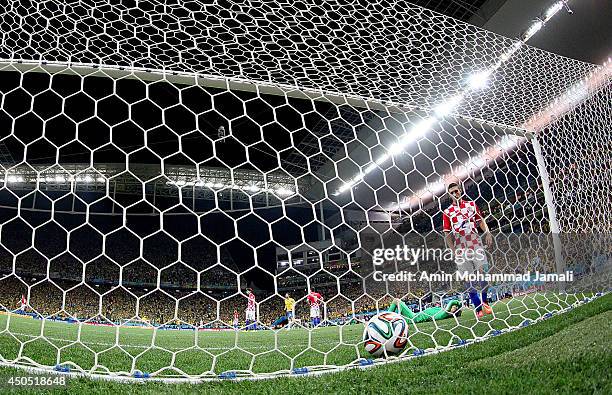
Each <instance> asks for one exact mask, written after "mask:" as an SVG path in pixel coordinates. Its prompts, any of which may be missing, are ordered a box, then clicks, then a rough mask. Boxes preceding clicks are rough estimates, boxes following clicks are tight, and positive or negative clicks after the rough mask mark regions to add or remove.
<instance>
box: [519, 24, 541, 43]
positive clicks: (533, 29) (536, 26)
mask: <svg viewBox="0 0 612 395" xmlns="http://www.w3.org/2000/svg"><path fill="white" fill-rule="evenodd" d="M543 26H544V21H542V20H540V19H538V20H536V21H535V22H534V23H533V25H531V27H530V28H529V29H527V31H526V32H525V33H524V34H523V41H527V40H529V39H530V38H531V37H533V35H534V34H536V33H537V32H539V31H540V29H542V27H543Z"/></svg>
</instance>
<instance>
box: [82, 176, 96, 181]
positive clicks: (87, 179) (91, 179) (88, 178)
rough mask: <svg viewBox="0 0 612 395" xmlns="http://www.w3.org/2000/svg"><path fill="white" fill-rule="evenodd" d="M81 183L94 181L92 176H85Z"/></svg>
mask: <svg viewBox="0 0 612 395" xmlns="http://www.w3.org/2000/svg"><path fill="white" fill-rule="evenodd" d="M83 181H85V182H93V181H94V178H93V177H92V176H89V175H87V176H85V178H84V179H83Z"/></svg>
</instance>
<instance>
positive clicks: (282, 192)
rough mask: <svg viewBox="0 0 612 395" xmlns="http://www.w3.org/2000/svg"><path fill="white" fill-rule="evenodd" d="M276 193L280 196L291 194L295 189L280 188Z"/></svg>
mask: <svg viewBox="0 0 612 395" xmlns="http://www.w3.org/2000/svg"><path fill="white" fill-rule="evenodd" d="M275 192H276V194H277V195H279V196H289V195H293V191H292V190H290V189H287V188H278V189H277V190H276V191H275Z"/></svg>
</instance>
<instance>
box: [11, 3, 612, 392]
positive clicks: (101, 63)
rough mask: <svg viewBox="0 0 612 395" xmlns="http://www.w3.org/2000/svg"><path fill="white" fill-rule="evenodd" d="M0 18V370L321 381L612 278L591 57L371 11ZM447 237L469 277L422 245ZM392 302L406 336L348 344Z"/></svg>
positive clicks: (103, 7) (603, 114)
mask: <svg viewBox="0 0 612 395" xmlns="http://www.w3.org/2000/svg"><path fill="white" fill-rule="evenodd" d="M0 26H1V28H0V32H1V33H0V364H2V365H10V366H18V367H25V368H29V369H37V370H50V371H51V370H55V371H59V372H64V373H66V372H70V373H71V374H84V375H88V376H96V377H108V378H113V379H122V380H145V379H150V380H155V379H163V380H168V381H172V380H175V381H180V380H185V381H187V380H188V381H203V380H213V379H219V378H221V379H224V378H226V379H227V378H229V379H233V378H238V379H239V378H263V377H275V376H281V375H301V374H310V373H318V372H327V371H337V370H341V369H348V368H356V367H357V368H359V367H365V366H371V365H376V364H378V363H383V362H388V361H399V360H403V359H409V358H413V357H418V356H420V355H423V354H427V353H432V352H438V351H443V350H448V349H451V348H454V347H457V346H464V345H467V344H470V343H472V342H476V341H481V340H484V339H487V338H489V337H491V336H497V335H500V334H502V333H504V332H507V331H511V330H515V329H519V328H521V327H524V326H526V325H530V324H532V323H535V322H537V321H539V320H542V319H545V318H548V317H550V316H551V315H552V314H558V313H562V312H564V311H566V310H568V309H570V308H572V307H573V306H575V305H576V304H578V303H583V302H585V301H588V300H590V299H591V298H593V297H597V296H599V295H601V294H602V293H604V292H607V290H608V289H609V287H610V259H611V251H610V245H611V244H610V241H611V240H610V231H611V230H612V222H611V221H612V220H611V218H612V215H611V213H610V197H609V196H610V190H611V189H612V188H611V182H612V181H611V180H612V150H611V147H610V137H611V136H610V130H611V127H612V109H611V107H610V103H611V102H612V86H611V84H610V82H611V75H612V73H611V70H610V64H607V65H604V66H596V65H591V64H586V63H582V62H579V61H575V60H571V59H567V58H564V57H561V56H557V55H554V54H551V53H547V52H544V51H541V50H538V49H536V48H532V47H529V46H528V45H527V44H525V42H524V41H525V40H526V39H525V38H524V39H523V41H517V40H510V39H507V38H504V37H500V36H497V35H495V34H493V33H490V32H487V31H485V30H482V29H479V28H477V27H474V26H471V25H468V24H465V23H462V22H459V21H457V20H454V19H452V18H448V17H445V16H442V15H439V14H436V13H434V12H431V11H428V10H425V9H423V8H420V7H417V6H414V5H411V4H409V3H405V2H391V1H376V2H370V3H368V4H367V5H356V4H353V2H347V1H339V0H334V1H326V2H317V1H310V0H301V1H290V2H285V1H276V2H263V3H255V2H244V3H243V2H228V3H227V4H225V3H223V2H221V3H219V4H213V5H210V4H204V3H202V2H199V1H185V2H183V1H165V2H162V1H156V0H145V1H138V2H131V1H121V2H107V1H100V0H91V1H65V2H58V1H39V2H35V3H27V2H13V1H11V2H5V3H3V4H2V5H0ZM452 188H457V189H460V192H461V193H462V200H461V201H458V202H455V203H453V201H452V200H451V196H450V195H449V193H448V191H449V189H452ZM462 210H463V211H462ZM461 215H463V216H464V217H465V218H468V217H469V218H473V219H469V218H468V219H467V220H465V218H464V217H461ZM464 220H465V222H461V221H464ZM457 221H459V222H457ZM461 225H463V227H462V226H461ZM466 226H467V227H470V226H471V227H474V229H472V230H470V231H469V232H468V233H467V235H468V236H469V235H472V236H473V235H477V236H475V239H471V240H472V241H474V242H476V243H480V244H482V245H483V246H484V247H485V248H484V251H485V255H484V258H483V260H481V261H480V264H478V265H476V264H474V260H473V259H471V260H470V259H468V260H467V261H468V264H471V265H472V267H471V268H467V266H465V265H463V264H462V263H459V262H458V261H457V259H456V258H457V256H456V254H453V256H452V257H451V258H449V257H447V256H444V255H442V254H443V253H444V251H447V250H448V249H449V243H454V246H455V247H457V244H456V243H457V242H458V241H457V240H459V238H460V237H461V236H463V237H465V236H466V233H465V232H466V230H465V227H466ZM445 230H446V231H448V230H450V232H445ZM462 232H463V233H462ZM449 235H450V236H451V237H449ZM455 236H457V237H459V238H455ZM417 250H418V251H421V254H425V252H431V255H414V254H413V251H417ZM407 251H409V252H407ZM436 251H438V255H436ZM398 252H399V253H398ZM452 252H453V253H454V252H455V251H452ZM410 254H412V255H410ZM466 268H467V269H466ZM460 272H466V273H468V274H471V275H477V274H478V275H483V277H474V278H470V277H467V278H465V277H457V275H456V274H457V273H460ZM449 274H450V276H449ZM485 274H487V275H488V277H486V278H485V277H484V275H485ZM485 293H486V295H485ZM317 294H318V296H317ZM399 302H401V304H402V306H404V307H405V308H407V309H409V310H410V313H408V314H412V315H413V317H412V318H407V323H408V328H409V329H408V334H407V337H406V339H405V340H406V341H407V345H406V347H405V348H404V349H403V351H401V353H399V354H396V355H383V356H373V355H371V354H369V353H368V352H367V351H366V350H365V348H364V338H363V330H364V323H365V322H367V321H368V320H369V319H370V318H371V317H372V316H374V315H376V314H377V313H379V312H381V311H386V310H388V309H389V308H390V306H391V305H392V304H393V306H395V305H397V304H398V303H399ZM452 305H455V306H456V307H455V308H456V310H452V311H451V310H450V307H449V306H452ZM288 312H290V313H291V314H290V315H288V314H287V313H288Z"/></svg>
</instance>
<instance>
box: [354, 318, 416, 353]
mask: <svg viewBox="0 0 612 395" xmlns="http://www.w3.org/2000/svg"><path fill="white" fill-rule="evenodd" d="M363 341H364V347H365V349H366V351H367V352H368V353H370V354H371V355H372V356H375V357H378V356H380V355H383V354H385V350H386V355H395V354H399V353H401V352H402V350H403V349H404V348H405V347H406V344H408V324H407V323H406V320H405V319H404V317H402V316H401V315H399V314H397V313H392V312H390V311H385V312H382V313H378V314H376V315H375V316H374V317H372V319H370V321H368V323H367V324H366V326H365V328H364V330H363Z"/></svg>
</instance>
